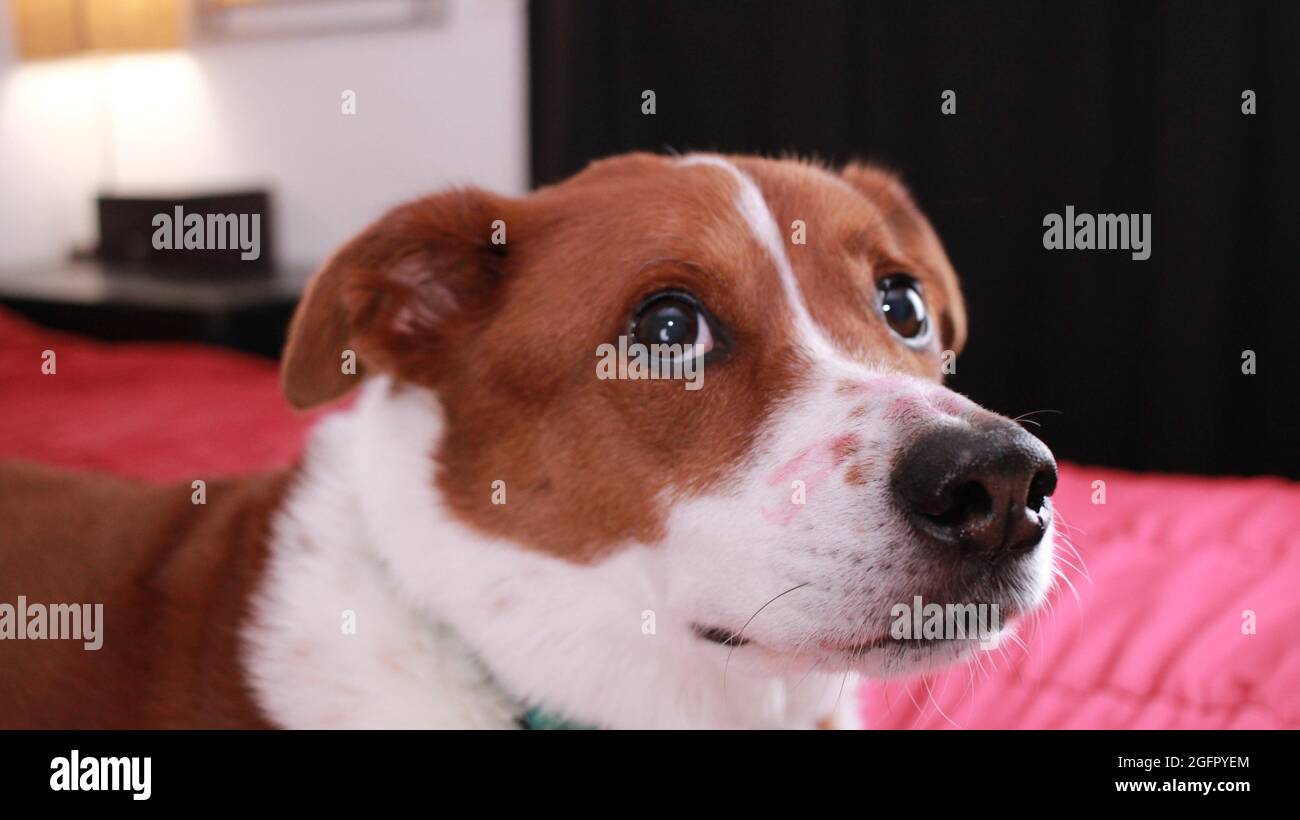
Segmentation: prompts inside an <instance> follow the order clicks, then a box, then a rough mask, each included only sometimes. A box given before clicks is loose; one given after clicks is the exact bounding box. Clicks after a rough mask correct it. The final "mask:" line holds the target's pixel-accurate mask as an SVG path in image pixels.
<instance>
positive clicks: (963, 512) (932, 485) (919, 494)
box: [892, 420, 1056, 559]
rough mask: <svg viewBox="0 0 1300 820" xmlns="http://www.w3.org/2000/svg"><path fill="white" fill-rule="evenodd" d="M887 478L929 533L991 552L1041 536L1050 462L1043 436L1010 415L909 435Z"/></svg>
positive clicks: (967, 549)
mask: <svg viewBox="0 0 1300 820" xmlns="http://www.w3.org/2000/svg"><path fill="white" fill-rule="evenodd" d="M892 481H893V489H894V494H895V496H896V497H897V499H898V502H899V504H900V505H901V507H902V508H903V510H905V511H906V513H907V514H908V516H909V517H910V518H911V519H912V523H913V524H914V525H915V526H916V527H917V528H918V529H919V530H920V531H921V532H922V533H924V534H925V535H926V536H927V537H928V538H929V539H930V540H932V541H934V542H936V543H937V544H938V545H939V546H941V547H943V548H951V549H956V550H960V551H961V552H962V554H964V555H967V556H971V557H981V558H986V559H997V558H1001V557H1004V556H1007V555H1014V554H1020V553H1025V552H1028V551H1030V550H1032V549H1033V548H1034V547H1036V546H1037V545H1038V543H1039V541H1041V540H1042V537H1043V533H1044V532H1045V531H1046V530H1047V525H1048V522H1049V518H1050V515H1051V511H1050V507H1049V506H1048V504H1047V497H1048V496H1050V495H1051V494H1052V492H1053V491H1054V490H1055V489H1056V462H1055V460H1053V458H1052V453H1051V451H1050V450H1048V449H1047V446H1046V445H1045V444H1043V443H1042V442H1041V441H1039V440H1038V439H1037V438H1035V437H1034V436H1032V435H1030V434H1029V433H1028V432H1027V431H1025V430H1024V429H1023V428H1021V427H1020V426H1019V425H1017V424H1015V423H1013V422H1010V421H1006V420H999V421H997V422H995V423H993V424H988V425H983V426H981V427H979V428H969V427H948V426H945V427H942V428H937V429H934V430H931V431H929V432H926V433H922V434H921V435H920V436H919V437H917V438H916V439H914V440H913V441H912V442H911V443H910V445H909V446H908V448H907V449H906V451H905V452H904V453H903V456H902V458H901V459H900V460H899V462H898V464H897V466H896V467H895V468H894V472H893V479H892Z"/></svg>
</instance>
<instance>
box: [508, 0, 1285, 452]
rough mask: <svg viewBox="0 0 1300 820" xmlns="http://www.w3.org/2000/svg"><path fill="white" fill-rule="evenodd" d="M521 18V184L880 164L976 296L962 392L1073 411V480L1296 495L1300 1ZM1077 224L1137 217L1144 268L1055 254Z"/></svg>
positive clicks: (1052, 439) (1065, 413) (630, 5)
mask: <svg viewBox="0 0 1300 820" xmlns="http://www.w3.org/2000/svg"><path fill="white" fill-rule="evenodd" d="M529 16H530V20H529V28H530V31H529V40H530V49H531V52H530V60H531V79H530V82H531V88H532V91H531V127H532V140H533V149H532V151H533V154H532V160H533V174H534V177H535V178H534V182H535V183H537V184H544V183H548V182H553V181H556V180H559V179H562V178H563V177H565V176H567V175H569V174H571V173H573V172H575V171H577V170H579V169H580V168H582V167H583V166H584V165H585V164H586V163H587V162H588V161H589V160H591V159H594V158H598V157H601V156H604V155H607V154H613V153H619V152H623V151H629V150H634V149H643V150H653V151H663V150H665V149H667V148H671V149H673V150H677V151H682V152H684V151H687V150H720V151H725V152H758V153H764V154H780V153H783V152H793V153H798V154H800V155H812V156H816V157H819V158H821V159H824V160H829V161H832V162H834V163H841V162H843V161H845V160H847V159H850V158H856V157H863V158H869V159H873V160H876V161H880V162H883V163H885V164H887V165H889V166H891V167H893V168H895V169H896V170H898V171H900V172H902V174H903V176H904V178H905V180H906V181H907V182H908V184H909V185H910V186H911V188H912V190H913V192H914V193H915V195H916V196H917V199H918V201H919V202H920V204H921V206H922V208H923V209H925V210H926V211H927V213H928V214H929V216H930V218H931V219H932V221H933V222H934V224H935V227H936V228H937V229H938V231H939V234H940V236H941V237H942V238H943V240H944V243H945V245H946V247H947V250H948V253H949V255H950V256H951V257H952V260H953V263H954V265H955V266H956V268H957V271H958V273H959V274H960V275H961V277H962V280H963V284H964V288H965V293H966V298H967V302H968V308H969V311H970V319H971V337H970V341H969V343H968V345H967V347H966V350H965V352H964V353H963V354H962V356H961V358H960V359H959V360H958V367H957V374H956V375H955V376H954V377H952V379H951V381H950V384H951V385H952V386H953V387H954V388H955V389H957V390H959V391H961V392H963V393H966V394H968V395H970V396H971V397H972V398H974V399H975V400H977V401H979V402H981V403H983V404H985V405H986V406H988V407H991V408H993V409H996V410H998V411H1001V412H1004V413H1007V414H1010V415H1016V414H1020V413H1024V412H1026V411H1031V410H1043V409H1050V410H1056V411H1060V412H1059V413H1057V414H1042V415H1039V416H1036V417H1035V418H1036V420H1038V421H1040V422H1041V423H1042V425H1043V427H1042V428H1041V429H1040V430H1038V433H1039V435H1041V436H1042V437H1043V438H1044V440H1046V441H1047V442H1048V443H1049V444H1050V445H1051V446H1052V447H1053V448H1054V449H1055V450H1056V452H1057V454H1058V456H1060V457H1063V458H1068V459H1071V460H1074V461H1080V462H1084V463H1093V464H1107V465H1114V466H1121V467H1128V468H1134V469H1141V470H1160V471H1177V472H1197V473H1212V474H1225V473H1226V474H1256V473H1272V474H1283V475H1289V476H1292V477H1297V478H1300V389H1298V388H1297V385H1296V382H1295V375H1296V374H1297V372H1300V362H1298V360H1300V351H1297V349H1296V345H1295V340H1296V339H1297V325H1298V324H1300V316H1297V309H1298V308H1300V275H1297V274H1298V271H1297V268H1298V267H1300V265H1297V262H1296V258H1297V249H1296V247H1295V244H1294V237H1295V236H1296V235H1297V232H1298V231H1297V229H1300V207H1297V202H1296V200H1297V196H1298V195H1300V155H1298V152H1297V145H1300V114H1298V113H1297V108H1298V107H1300V3H1291V2H1289V3H1277V4H1253V3H1244V4H1229V3H1139V2H1122V1H1121V2H1104V3H1069V4H1056V3H1051V4H1048V3H1033V4H1019V3H988V4H986V3H973V2H951V3H936V2H926V3H918V2H907V3H895V2H891V3H864V2H794V1H793V0H786V2H758V1H757V0H755V1H754V2H703V0H696V1H695V2H654V3H641V2H617V3H613V2H600V0H549V1H548V0H534V2H533V3H532V4H531V7H530V12H529ZM645 89H652V90H653V91H654V92H655V94H656V97H657V100H656V102H657V113H656V114H655V115H653V116H646V115H643V114H642V113H641V102H642V101H641V93H642V91H643V90H645ZM944 89H952V90H954V91H956V92H957V114H956V115H955V116H942V115H941V114H940V102H941V100H940V94H941V93H942V92H943V90H944ZM1244 89H1252V90H1254V91H1255V92H1256V94H1257V110H1258V113H1257V114H1255V115H1254V116H1246V115H1243V114H1242V112H1241V105H1242V100H1241V94H1242V91H1243V90H1244ZM1066 205H1074V206H1075V209H1076V211H1078V212H1087V213H1151V214H1152V218H1151V219H1152V239H1151V247H1152V255H1151V258H1150V259H1148V260H1147V261H1141V262H1139V261H1133V260H1132V259H1131V258H1130V255H1129V253H1128V252H1126V251H1098V250H1093V251H1065V250H1058V251H1047V250H1045V249H1044V248H1043V246H1042V237H1043V230H1044V229H1043V227H1042V221H1043V217H1044V216H1045V215H1046V214H1048V213H1064V210H1065V206H1066ZM1246 349H1250V350H1254V351H1255V353H1256V356H1257V373H1256V374H1255V375H1244V374H1242V372H1241V364H1242V358H1241V357H1242V351H1243V350H1246Z"/></svg>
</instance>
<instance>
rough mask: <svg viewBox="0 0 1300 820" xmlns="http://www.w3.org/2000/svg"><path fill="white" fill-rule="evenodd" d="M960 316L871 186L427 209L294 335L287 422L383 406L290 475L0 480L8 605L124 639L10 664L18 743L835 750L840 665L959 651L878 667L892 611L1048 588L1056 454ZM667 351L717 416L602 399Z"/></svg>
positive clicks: (760, 181)
mask: <svg viewBox="0 0 1300 820" xmlns="http://www.w3.org/2000/svg"><path fill="white" fill-rule="evenodd" d="M796 222H797V223H799V224H801V225H802V226H803V228H802V230H804V231H806V232H807V238H806V241H799V240H792V239H791V236H792V234H791V230H787V228H793V229H795V230H798V228H797V226H796ZM503 228H504V229H505V230H507V231H508V238H507V240H506V242H505V243H504V244H498V243H495V242H494V241H493V239H494V238H495V236H496V234H498V233H499V232H501V230H502V229H503ZM490 237H492V239H490ZM900 283H901V284H900ZM909 294H914V295H909ZM909 305H910V307H909ZM691 311H694V316H691V315H690V314H691ZM918 316H919V318H918ZM964 322H965V319H964V315H963V313H962V309H961V303H960V296H959V294H958V293H957V290H956V280H955V276H954V274H953V273H952V270H951V268H950V266H949V265H948V262H947V259H946V257H945V256H944V255H943V251H942V249H941V247H940V246H939V243H938V241H937V239H936V238H935V237H934V234H933V232H932V231H931V230H930V228H929V226H928V224H927V223H925V221H924V218H923V217H921V216H920V214H919V212H918V211H916V209H915V208H914V206H912V204H911V202H910V200H909V199H908V198H907V196H906V194H905V193H904V192H903V191H902V189H901V187H900V186H899V185H898V184H897V183H896V182H895V181H894V180H893V179H892V178H891V177H889V176H887V175H885V174H882V173H881V172H878V171H875V170H872V169H868V168H863V167H860V166H851V167H850V168H849V169H847V170H846V171H844V172H843V173H842V174H838V175H837V174H833V173H831V172H828V171H825V170H823V169H820V168H816V167H813V166H809V165H804V164H800V163H795V162H788V161H787V162H774V161H768V160H753V159H741V160H726V159H722V158H719V157H712V156H702V157H701V156H693V157H688V158H685V159H669V158H660V157H651V156H645V155H634V156H629V157H623V158H618V159H615V160H609V161H606V162H602V163H598V164H596V165H594V166H593V167H592V168H590V169H588V170H587V171H585V172H584V173H582V174H580V175H579V176H577V177H575V178H574V179H573V180H570V181H569V182H566V183H564V184H561V185H559V186H555V187H552V188H548V189H543V190H541V191H539V192H537V193H535V194H533V195H532V196H531V197H528V198H526V199H519V200H506V199H503V198H499V197H493V196H491V195H488V194H484V193H482V192H476V191H454V192H450V193H447V194H442V195H438V196H435V197H430V198H429V199H426V200H421V201H420V202H417V203H413V204H412V205H409V206H405V207H404V208H401V209H398V210H397V211H395V212H393V213H392V214H390V215H389V216H388V217H386V218H385V219H383V220H381V221H380V222H379V223H376V225H375V226H373V227H372V228H371V229H369V230H368V231H367V232H365V233H363V234H362V235H361V236H360V237H358V238H357V239H356V240H354V241H353V242H352V243H350V244H349V245H348V246H347V247H345V248H344V249H343V250H342V251H340V253H339V254H337V255H336V256H335V257H334V259H332V260H331V261H330V263H329V264H328V265H327V266H326V268H325V269H324V270H323V271H322V272H321V273H319V274H318V275H317V277H316V278H315V279H314V280H313V283H312V285H311V288H310V289H309V292H308V294H307V296H306V297H305V298H304V304H303V306H302V307H301V308H300V310H299V313H298V315H297V317H296V318H295V322H294V327H293V329H292V331H291V335H290V341H289V345H288V347H287V349H286V356H285V371H284V373H285V386H286V392H287V394H288V396H289V398H290V400H291V401H293V402H294V403H295V404H297V405H298V406H313V405H316V404H320V403H323V402H326V401H330V400H332V399H334V398H337V397H338V396H341V395H342V394H344V393H345V392H347V391H348V390H349V389H350V388H352V387H354V386H355V385H356V384H357V383H359V382H360V381H361V380H362V379H363V378H364V379H365V381H366V384H365V386H364V388H363V389H362V391H361V395H360V397H359V399H358V401H357V402H356V404H355V405H354V406H353V407H352V408H350V409H348V410H346V411H343V412H339V413H336V414H334V415H332V416H331V417H329V418H328V419H327V420H326V421H324V422H323V423H322V424H321V425H319V427H318V428H317V430H316V431H315V432H314V433H313V435H312V438H311V441H310V443H309V445H308V448H307V451H306V454H305V456H304V458H303V460H302V462H301V464H300V465H298V466H297V467H295V468H294V469H293V470H291V471H289V472H287V473H284V474H277V475H271V476H260V477H253V478H248V479H241V480H236V481H231V482H228V483H222V484H212V485H210V486H209V487H208V488H207V498H206V503H205V504H203V505H195V504H193V503H192V501H191V490H190V488H189V487H188V485H182V486H180V487H175V488H152V487H150V488H146V487H141V486H137V485H132V484H128V483H125V482H116V481H109V480H104V479H97V478H96V479H92V478H86V477H77V476H69V475H63V474H58V473H54V472H52V471H46V470H42V469H40V468H33V467H24V466H7V467H3V468H0V525H3V526H4V531H3V532H2V533H0V601H12V600H14V598H15V597H16V596H17V595H20V594H22V595H25V596H26V597H27V599H28V600H43V601H47V602H63V601H66V602H96V603H103V604H104V619H105V624H104V633H105V634H104V641H103V647H102V648H101V649H99V650H97V651H87V650H84V649H83V648H82V647H81V644H79V643H76V644H73V643H59V642H55V641H30V642H17V641H8V640H0V726H170V727H179V726H261V725H274V726H288V727H322V726H345V727H350V726H388V727H500V728H506V727H513V726H517V725H520V720H521V717H522V716H523V715H524V714H525V713H526V712H527V711H528V710H530V709H538V708H540V709H544V710H546V711H547V712H548V713H551V714H554V715H557V716H560V717H562V718H565V719H568V720H570V721H574V722H578V723H581V724H586V725H593V726H602V727H640V726H646V727H747V726H753V727H762V726H773V727H777V726H790V727H795V726H813V725H816V724H817V723H818V722H820V721H822V720H823V719H824V718H826V717H827V716H828V715H829V714H830V713H831V711H832V710H833V709H834V708H836V706H837V705H838V706H839V707H840V708H844V707H845V706H848V705H849V704H851V701H852V697H851V687H846V686H845V676H846V675H848V674H849V673H855V674H856V673H865V674H873V675H897V674H905V673H912V672H916V671H924V670H927V669H931V668H934V667H936V666H938V665H941V664H945V663H949V662H951V661H953V660H955V659H957V658H960V657H962V656H964V655H966V654H968V653H969V652H971V651H973V644H972V642H971V641H970V640H950V639H949V640H934V641H924V642H921V643H917V644H903V643H900V642H898V641H896V640H892V639H891V638H890V637H889V632H888V629H889V612H890V611H891V609H892V607H893V606H894V605H895V604H896V603H898V602H909V601H911V600H913V596H914V595H923V596H925V597H926V598H927V599H928V600H934V601H940V602H954V601H968V600H979V601H990V602H993V603H995V604H997V605H1000V606H1002V607H1004V608H1005V609H1007V610H1009V611H1010V614H1020V613H1023V612H1026V611H1029V610H1030V609H1032V608H1033V607H1035V606H1037V605H1038V604H1039V603H1040V602H1041V601H1042V599H1043V597H1044V595H1045V593H1046V589H1047V586H1048V583H1049V580H1050V573H1051V566H1052V560H1053V559H1052V547H1051V522H1050V515H1049V513H1050V507H1049V506H1047V502H1046V500H1045V496H1046V495H1050V492H1051V484H1052V483H1053V482H1054V472H1053V471H1052V470H1053V468H1052V466H1051V460H1050V455H1045V453H1046V451H1045V449H1044V448H1042V445H1041V444H1037V442H1036V441H1034V440H1032V439H1029V438H1028V437H1027V436H1025V435H1024V434H1023V433H1022V432H1020V431H1019V428H1015V427H1014V426H1013V425H1010V423H1009V422H1007V421H1006V420H1005V419H1001V417H998V416H995V415H994V414H992V413H989V412H987V411H984V410H982V409H980V408H978V407H977V406H975V405H973V404H972V403H971V402H969V401H967V400H966V399H964V398H962V397H960V396H958V395H956V394H954V393H952V392H950V391H947V390H945V389H944V388H942V387H941V386H939V384H938V383H937V382H938V377H939V373H940V362H941V360H942V354H943V351H944V350H945V349H947V350H956V349H957V348H959V347H960V345H961V343H962V339H963V337H964V333H965V330H964ZM683 328H686V329H688V330H689V334H688V335H689V336H690V337H691V338H690V339H689V340H687V339H686V337H681V338H682V339H683V340H686V341H689V342H690V343H691V344H695V345H698V347H696V348H693V350H697V351H699V353H698V355H700V356H702V357H704V358H702V359H701V361H702V362H703V363H704V364H705V365H706V367H705V369H704V372H705V373H706V376H707V380H706V383H705V385H704V389H702V390H699V391H689V390H683V389H682V385H681V384H680V383H679V382H673V381H667V382H654V381H617V380H615V381H610V380H604V379H600V378H597V375H596V368H595V358H594V354H596V353H597V350H598V349H599V348H600V347H601V346H602V345H605V344H609V343H611V342H613V341H614V340H616V339H617V338H618V337H619V336H620V335H626V336H633V337H637V338H640V337H641V336H646V335H653V336H655V337H656V338H658V339H662V340H663V341H665V342H668V341H669V340H674V341H675V340H676V339H677V338H678V337H676V336H675V335H674V334H676V333H678V332H679V331H682V330H683ZM350 354H351V355H354V356H355V357H356V359H358V360H359V361H360V363H361V368H360V372H359V373H358V374H356V375H352V374H351V373H350V372H348V370H347V368H346V367H345V366H344V367H341V366H340V364H341V361H342V362H343V363H346V362H347V360H348V356H349V355H350ZM683 355H685V354H683ZM945 437H946V438H945ZM941 439H942V440H941ZM954 459H955V460H954ZM958 479H960V480H958ZM972 487H975V489H974V490H972V489H971V488H972ZM972 493H973V495H972ZM972 498H973V499H974V500H972ZM719 643H721V644H723V645H719Z"/></svg>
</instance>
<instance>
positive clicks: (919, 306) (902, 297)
mask: <svg viewBox="0 0 1300 820" xmlns="http://www.w3.org/2000/svg"><path fill="white" fill-rule="evenodd" d="M878 287H879V289H880V312H881V313H882V314H883V315H884V317H885V323H886V324H888V325H889V329H890V330H892V331H894V333H896V334H897V335H898V336H899V337H900V338H902V339H903V340H904V341H906V342H907V343H908V344H910V345H920V344H924V343H925V342H927V341H929V339H930V320H929V317H928V316H927V315H926V312H925V300H924V299H922V298H921V289H920V286H919V285H917V283H916V280H915V279H913V278H912V277H910V276H903V275H899V276H890V277H887V278H885V279H882V280H880V285H879V286H878Z"/></svg>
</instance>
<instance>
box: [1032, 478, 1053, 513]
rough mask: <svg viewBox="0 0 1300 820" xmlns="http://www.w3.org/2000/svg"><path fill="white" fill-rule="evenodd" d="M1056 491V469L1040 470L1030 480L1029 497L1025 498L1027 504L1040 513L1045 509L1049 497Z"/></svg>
mask: <svg viewBox="0 0 1300 820" xmlns="http://www.w3.org/2000/svg"><path fill="white" fill-rule="evenodd" d="M1055 491H1056V471H1055V470H1051V471H1048V470H1039V471H1038V472H1037V473H1034V478H1033V480H1032V481H1030V482H1029V497H1028V498H1026V499H1025V506H1026V507H1028V508H1029V509H1030V510H1032V511H1034V512H1036V513H1040V512H1042V511H1043V505H1044V504H1046V503H1047V497H1048V496H1050V495H1051V494H1052V493H1054V492H1055Z"/></svg>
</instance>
